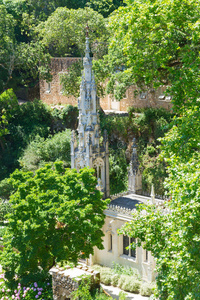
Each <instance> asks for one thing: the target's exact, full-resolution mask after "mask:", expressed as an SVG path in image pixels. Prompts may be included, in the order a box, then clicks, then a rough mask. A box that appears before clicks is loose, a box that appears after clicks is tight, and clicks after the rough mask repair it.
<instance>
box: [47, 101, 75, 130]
mask: <svg viewBox="0 0 200 300" xmlns="http://www.w3.org/2000/svg"><path fill="white" fill-rule="evenodd" d="M52 116H53V124H52V129H53V131H56V132H57V131H60V130H63V129H65V128H70V129H76V128H77V120H78V108H77V106H73V105H66V106H64V107H60V108H58V107H55V108H53V109H52Z"/></svg>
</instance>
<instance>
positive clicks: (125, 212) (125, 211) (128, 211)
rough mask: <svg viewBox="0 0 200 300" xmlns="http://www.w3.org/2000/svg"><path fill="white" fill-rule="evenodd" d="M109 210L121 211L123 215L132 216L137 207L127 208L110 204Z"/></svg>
mask: <svg viewBox="0 0 200 300" xmlns="http://www.w3.org/2000/svg"><path fill="white" fill-rule="evenodd" d="M111 203H112V202H111ZM108 210H111V211H114V212H117V213H120V214H122V215H128V216H132V213H133V212H134V210H135V209H130V208H125V207H121V206H117V205H112V204H109V205H108Z"/></svg>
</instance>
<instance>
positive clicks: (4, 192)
mask: <svg viewBox="0 0 200 300" xmlns="http://www.w3.org/2000/svg"><path fill="white" fill-rule="evenodd" d="M12 191H13V187H12V184H11V183H10V182H9V180H8V178H5V179H4V180H2V181H0V202H1V199H2V200H7V199H9V197H10V194H11V192H12Z"/></svg>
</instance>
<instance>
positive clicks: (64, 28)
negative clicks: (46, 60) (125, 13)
mask: <svg viewBox="0 0 200 300" xmlns="http://www.w3.org/2000/svg"><path fill="white" fill-rule="evenodd" d="M87 22H88V26H89V28H90V37H91V39H90V41H91V42H93V43H94V44H95V48H98V45H100V44H101V43H105V42H106V41H107V38H108V30H107V28H106V23H105V19H104V18H103V16H102V15H100V14H98V13H97V12H95V11H93V10H92V9H90V8H87V9H78V10H75V9H68V8H66V7H62V8H61V7H60V8H57V9H56V11H55V12H54V13H53V14H52V15H51V16H50V17H49V18H48V20H47V21H46V22H44V23H41V24H40V25H39V26H38V29H37V31H38V34H39V36H40V38H41V39H42V43H44V44H45V45H46V47H48V51H49V53H50V54H51V55H52V56H59V57H60V56H61V57H62V56H83V55H84V50H85V34H83V32H84V31H85V27H86V25H87ZM93 48H94V47H93ZM96 51H97V50H96ZM94 52H95V51H94Z"/></svg>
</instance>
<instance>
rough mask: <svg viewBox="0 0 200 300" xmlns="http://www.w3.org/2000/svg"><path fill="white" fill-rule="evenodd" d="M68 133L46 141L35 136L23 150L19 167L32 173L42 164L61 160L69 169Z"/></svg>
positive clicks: (60, 133)
mask: <svg viewBox="0 0 200 300" xmlns="http://www.w3.org/2000/svg"><path fill="white" fill-rule="evenodd" d="M70 133H71V131H70V130H69V129H67V130H65V131H63V132H59V133H56V134H55V135H54V136H51V137H49V138H47V139H46V140H45V139H44V138H42V137H40V136H37V137H36V138H35V139H34V140H33V141H32V142H31V143H30V144H29V145H28V147H27V148H26V149H25V150H24V153H23V156H22V157H21V158H20V160H19V161H20V165H21V166H22V167H23V169H24V170H26V171H31V170H32V171H34V170H36V169H38V168H39V167H41V166H42V165H44V163H47V162H55V161H56V160H62V161H63V162H64V165H65V166H66V167H70Z"/></svg>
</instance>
